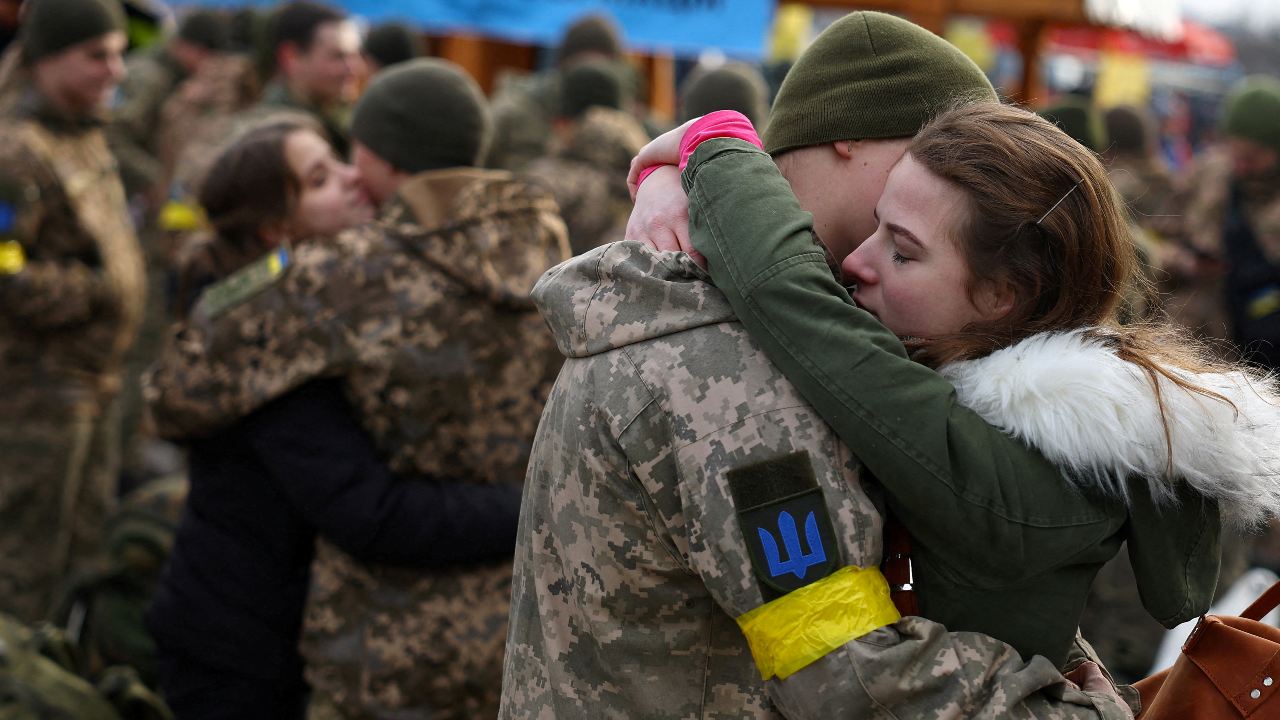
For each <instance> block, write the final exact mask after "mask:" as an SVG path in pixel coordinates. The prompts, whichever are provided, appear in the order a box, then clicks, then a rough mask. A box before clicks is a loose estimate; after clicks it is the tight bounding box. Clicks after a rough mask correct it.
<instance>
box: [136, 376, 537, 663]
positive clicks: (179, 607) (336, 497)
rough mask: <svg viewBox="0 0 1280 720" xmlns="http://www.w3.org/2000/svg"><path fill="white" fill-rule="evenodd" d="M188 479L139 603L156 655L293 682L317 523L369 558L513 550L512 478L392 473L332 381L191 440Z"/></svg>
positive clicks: (433, 559)
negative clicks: (496, 480) (173, 531)
mask: <svg viewBox="0 0 1280 720" xmlns="http://www.w3.org/2000/svg"><path fill="white" fill-rule="evenodd" d="M190 477H191V490H190V495H189V497H188V499H187V505H186V509H185V511H184V513H183V517H182V520H181V522H180V524H179V526H178V530H177V536H176V538H175V541H174V547H173V552H172V555H171V556H170V558H169V563H168V565H167V567H166V568H165V571H164V574H163V577H162V579H161V581H160V586H159V588H158V590H157V593H156V597H155V600H154V602H153V603H152V605H151V607H150V609H149V611H148V613H147V627H148V629H149V630H150V631H151V633H152V635H153V636H154V637H155V639H156V642H157V645H158V648H159V652H160V655H161V657H162V658H166V657H167V658H175V657H176V658H183V659H185V660H188V661H194V662H198V663H200V664H202V665H206V666H209V667H212V668H216V669H219V670H223V671H229V672H234V673H237V674H242V675H244V676H246V677H252V678H258V679H263V680H273V681H274V680H279V681H282V682H284V681H288V682H294V681H297V682H299V683H300V682H301V677H300V673H301V661H300V658H299V657H298V653H297V645H298V634H299V630H300V626H301V620H302V611H303V604H304V602H305V599H306V593H307V584H308V573H309V569H310V565H311V560H312V557H313V555H314V545H315V538H316V534H317V533H319V534H320V535H323V536H324V537H325V538H327V539H328V540H330V541H331V542H333V543H334V544H336V545H337V546H338V547H340V548H342V549H343V550H345V551H346V552H348V553H350V554H351V555H353V556H354V557H356V558H358V559H360V560H363V561H366V562H372V563H387V564H399V565H412V566H420V567H437V566H440V565H448V564H461V563H474V562H480V561H485V560H493V559H497V558H503V557H510V556H511V554H512V551H513V548H514V546H515V533H516V523H517V517H518V515H519V505H520V489H519V488H518V487H516V486H506V485H478V484H470V483H464V482H457V481H441V480H433V479H423V478H405V479H401V478H397V477H394V476H393V475H392V474H391V472H390V471H389V470H388V469H387V467H386V465H385V464H384V463H383V462H382V460H381V459H380V458H379V457H378V455H377V453H376V451H375V448H374V446H373V444H372V442H371V440H370V438H369V437H368V436H367V435H366V434H365V432H364V430H363V428H361V427H360V426H359V425H358V424H357V422H356V420H355V416H354V414H353V412H352V410H351V408H350V406H349V405H348V403H347V401H346V398H345V397H344V396H343V393H342V388H341V385H340V382H339V381H337V380H317V381H313V382H311V383H309V384H307V385H305V386H303V387H301V388H298V389H297V390H295V391H293V392H292V393H290V394H289V395H287V396H285V397H283V398H280V399H278V400H276V401H274V402H272V403H271V404H269V405H267V406H265V407H263V408H262V409H261V410H259V411H258V412H256V413H254V414H253V415H250V416H248V417H246V418H245V419H243V420H241V421H240V422H238V423H236V424H235V425H234V426H232V427H230V428H228V429H226V430H224V431H222V432H220V433H218V434H216V435H214V436H211V437H208V438H205V439H202V440H199V441H197V442H195V443H194V444H193V445H192V446H191V448H190Z"/></svg>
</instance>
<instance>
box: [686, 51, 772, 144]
mask: <svg viewBox="0 0 1280 720" xmlns="http://www.w3.org/2000/svg"><path fill="white" fill-rule="evenodd" d="M768 96H769V88H768V87H766V86H765V82H764V76H763V75H761V74H760V71H759V70H757V69H755V68H754V67H752V66H750V65H747V64H745V63H728V64H725V65H721V66H720V67H718V68H715V69H713V70H707V69H705V68H699V69H697V70H694V71H693V72H692V73H691V74H690V75H689V79H687V80H685V81H684V87H683V88H681V90H680V121H681V122H684V121H685V120H689V119H692V118H695V117H701V116H703V115H706V114H707V113H712V112H715V111H716V110H737V111H738V112H740V113H742V114H743V115H746V116H747V118H748V119H749V120H751V124H752V125H755V126H756V129H757V130H759V129H761V128H762V127H764V121H765V119H766V118H767V117H768V115H769V97H768Z"/></svg>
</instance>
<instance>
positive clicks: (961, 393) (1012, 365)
mask: <svg viewBox="0 0 1280 720" xmlns="http://www.w3.org/2000/svg"><path fill="white" fill-rule="evenodd" d="M941 372H942V374H943V375H944V376H945V377H946V378H947V379H949V380H951V382H952V383H953V384H954V385H955V387H956V395H957V397H958V399H959V401H960V402H961V403H962V404H963V405H965V406H967V407H969V408H972V409H973V410H974V411H975V412H977V413H978V414H979V415H980V416H982V418H983V419H984V420H986V421H987V422H989V423H991V424H992V425H994V426H996V427H999V428H1000V429H1002V430H1004V431H1005V432H1007V433H1009V434H1011V435H1013V436H1015V437H1017V438H1020V439H1022V440H1023V441H1024V442H1026V443H1028V444H1029V445H1031V446H1033V447H1035V448H1037V449H1038V450H1040V452H1042V453H1044V455H1045V457H1047V458H1048V459H1049V460H1050V461H1051V462H1054V463H1055V464H1057V465H1059V466H1060V467H1063V468H1064V469H1066V470H1068V471H1069V472H1067V475H1068V476H1069V477H1070V478H1071V479H1072V480H1073V481H1075V482H1077V483H1080V484H1082V485H1090V486H1093V487H1096V488H1100V489H1102V490H1103V491H1105V492H1107V493H1110V494H1114V495H1121V496H1123V495H1124V494H1125V489H1124V488H1125V483H1124V480H1125V479H1126V478H1128V477H1131V476H1139V477H1145V478H1147V480H1148V482H1149V483H1150V485H1151V491H1152V497H1154V498H1157V499H1165V500H1169V499H1172V497H1173V489H1172V486H1171V485H1170V481H1169V478H1168V477H1167V475H1168V474H1167V473H1166V469H1167V460H1168V458H1167V448H1166V444H1165V435H1164V428H1163V426H1162V425H1161V422H1160V414H1159V410H1158V407H1157V404H1156V398H1155V394H1154V393H1153V392H1152V388H1151V384H1150V381H1149V380H1148V379H1147V376H1146V374H1145V373H1143V372H1142V371H1141V369H1139V368H1138V367H1137V366H1134V365H1132V364H1131V363H1128V362H1126V361H1124V360H1122V359H1120V358H1119V357H1117V356H1116V354H1115V352H1114V350H1112V349H1111V348H1109V347H1107V346H1106V345H1105V344H1104V342H1102V341H1101V340H1099V339H1097V338H1095V337H1091V336H1090V335H1088V334H1087V333H1086V331H1083V330H1077V331H1073V332H1069V333H1043V334H1040V335H1035V336H1032V337H1030V338H1027V339H1025V340H1023V341H1021V342H1019V343H1017V344H1016V345H1013V346H1011V347H1008V348H1005V349H1003V350H999V351H997V352H994V353H992V354H991V355H989V356H987V357H985V358H980V359H977V360H968V361H964V362H957V363H952V364H950V365H947V366H946V367H944V368H942V371H941ZM1187 379H1189V380H1193V381H1194V382H1195V383H1197V384H1199V385H1202V386H1205V387H1207V388H1209V389H1211V390H1213V391H1214V392H1217V393H1219V394H1221V395H1223V396H1225V397H1227V398H1229V399H1230V400H1231V401H1232V402H1233V403H1235V406H1236V408H1237V409H1238V410H1239V412H1238V413H1237V412H1236V411H1235V410H1233V409H1232V408H1231V407H1230V406H1228V405H1226V404H1224V403H1222V402H1220V401H1217V400H1214V399H1212V398H1207V397H1204V396H1201V395H1198V394H1192V393H1189V392H1186V391H1184V390H1182V389H1181V388H1179V387H1178V386H1176V385H1174V384H1173V383H1172V382H1169V381H1168V380H1166V379H1164V378H1161V381H1160V382H1161V386H1160V388H1161V393H1162V395H1163V398H1164V403H1165V412H1166V414H1167V417H1168V420H1169V432H1170V435H1171V437H1172V440H1173V477H1174V478H1178V479H1183V480H1186V481H1187V482H1188V483H1190V485H1191V486H1192V487H1193V488H1195V489H1196V490H1197V491H1198V492H1200V493H1203V494H1205V495H1209V496H1212V497H1214V498H1217V499H1218V501H1219V503H1220V507H1221V509H1222V511H1223V514H1224V516H1226V517H1227V518H1230V519H1231V520H1233V521H1235V522H1237V523H1241V524H1253V523H1256V522H1258V521H1259V520H1261V519H1262V518H1263V517H1264V516H1267V515H1273V516H1274V515H1280V398H1278V397H1277V394H1276V389H1275V385H1274V383H1273V382H1272V381H1270V380H1268V381H1266V382H1259V381H1257V380H1251V379H1250V378H1248V377H1246V376H1245V375H1244V374H1242V373H1229V374H1221V373H1215V374H1200V375H1194V376H1192V375H1189V374H1188V375H1187Z"/></svg>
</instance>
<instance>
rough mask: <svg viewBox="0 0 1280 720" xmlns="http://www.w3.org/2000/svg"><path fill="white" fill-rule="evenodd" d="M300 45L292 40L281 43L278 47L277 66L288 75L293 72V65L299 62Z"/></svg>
mask: <svg viewBox="0 0 1280 720" xmlns="http://www.w3.org/2000/svg"><path fill="white" fill-rule="evenodd" d="M298 54H299V53H298V45H297V44H296V43H292V42H284V43H280V47H278V48H276V67H277V68H279V69H280V72H282V73H284V74H286V75H288V74H289V73H291V72H293V66H294V64H295V63H297V62H298Z"/></svg>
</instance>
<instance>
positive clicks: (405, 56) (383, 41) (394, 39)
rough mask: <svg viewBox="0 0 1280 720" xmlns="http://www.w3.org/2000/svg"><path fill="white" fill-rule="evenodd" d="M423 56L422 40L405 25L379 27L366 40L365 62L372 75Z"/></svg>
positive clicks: (389, 24)
mask: <svg viewBox="0 0 1280 720" xmlns="http://www.w3.org/2000/svg"><path fill="white" fill-rule="evenodd" d="M423 54H424V52H423V48H422V38H420V37H419V36H418V33H417V32H415V31H414V29H413V28H411V27H409V26H408V25H405V24H403V23H384V24H382V25H378V26H377V27H374V28H373V29H372V30H370V31H369V34H368V35H366V36H365V38H364V61H365V64H367V65H368V66H369V72H370V73H371V74H376V73H377V72H378V71H380V70H385V69H387V68H389V67H391V66H392V65H396V64H398V63H402V62H407V61H409V60H413V59H414V58H420V57H422V55H423Z"/></svg>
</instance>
